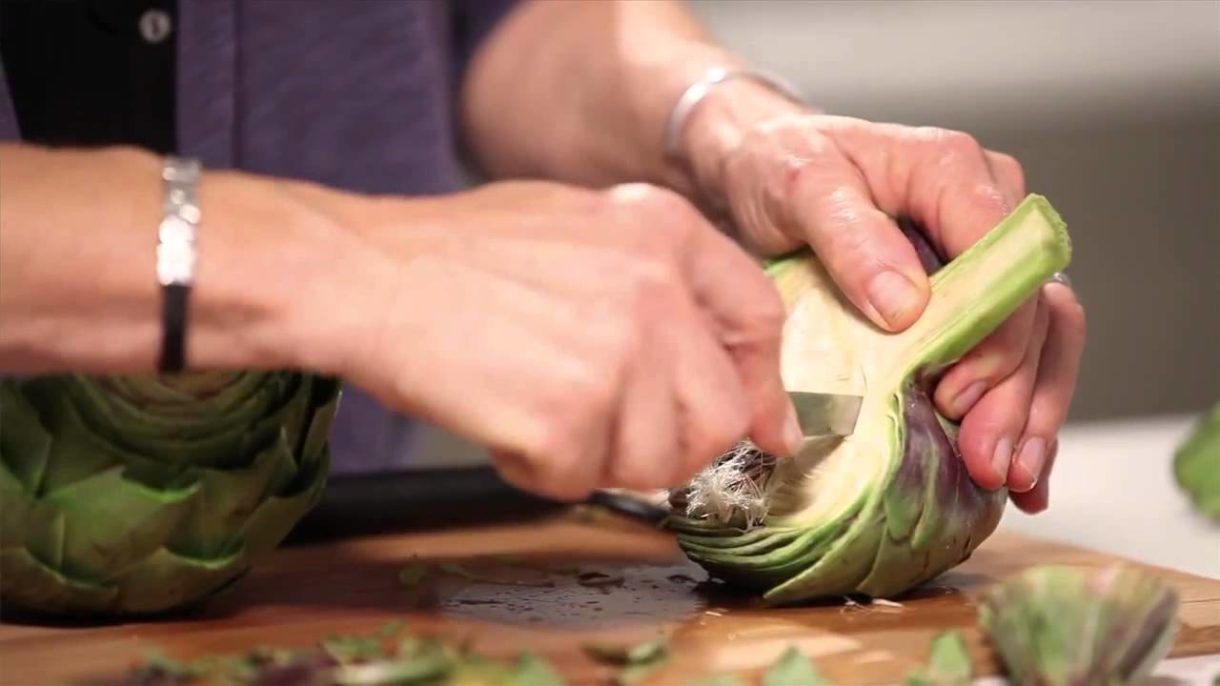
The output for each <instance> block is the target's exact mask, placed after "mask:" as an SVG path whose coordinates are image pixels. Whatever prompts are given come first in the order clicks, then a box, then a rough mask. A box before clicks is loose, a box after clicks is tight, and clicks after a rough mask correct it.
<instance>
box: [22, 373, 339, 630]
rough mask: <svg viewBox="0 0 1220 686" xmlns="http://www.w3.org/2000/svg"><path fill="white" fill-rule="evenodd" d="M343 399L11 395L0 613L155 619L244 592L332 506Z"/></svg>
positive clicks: (265, 393) (285, 389) (236, 392)
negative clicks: (297, 530) (282, 546)
mask: <svg viewBox="0 0 1220 686" xmlns="http://www.w3.org/2000/svg"><path fill="white" fill-rule="evenodd" d="M338 394H339V384H338V383H337V382H335V381H332V380H330V379H325V378H319V377H313V376H308V375H302V374H295V373H288V372H273V373H200V374H191V375H182V376H146V377H144V376H142V377H136V376H111V377H95V376H74V375H70V376H45V377H36V378H31V379H26V380H14V379H4V380H2V381H0V413H2V419H0V421H2V424H3V425H2V427H0V507H2V511H0V524H2V529H0V536H2V538H0V599H2V600H3V602H4V603H5V606H6V607H9V608H20V609H24V610H27V611H34V612H38V613H49V614H60V613H72V614H82V613H86V614H90V613H91V614H144V613H155V612H162V611H166V610H171V609H176V608H180V607H182V606H184V605H188V604H190V603H193V602H195V601H197V600H199V599H201V598H203V597H205V596H207V595H208V594H210V593H212V592H213V591H216V590H217V589H220V588H221V587H223V586H225V585H226V584H228V583H230V582H232V581H233V580H234V579H236V578H237V577H238V576H240V575H241V574H243V573H244V572H246V571H247V570H248V569H249V567H250V564H251V560H252V559H253V558H255V557H256V556H257V555H259V554H260V553H263V552H265V551H267V550H270V549H271V548H274V547H275V546H276V545H278V544H279V542H280V541H281V540H282V539H283V538H284V536H286V535H287V534H288V532H289V530H290V529H291V528H292V527H293V526H294V525H295V524H296V523H297V521H298V520H299V519H300V518H301V516H302V515H304V514H305V512H306V511H308V509H309V508H310V507H311V506H312V505H313V504H314V503H315V502H316V500H317V498H318V497H319V495H320V494H321V491H322V487H323V484H324V483H325V479H326V473H327V468H328V456H327V451H326V440H327V433H328V431H329V427H330V423H331V420H332V419H333V417H334V413H335V409H336V406H337V402H338Z"/></svg>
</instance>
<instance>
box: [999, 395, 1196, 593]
mask: <svg viewBox="0 0 1220 686" xmlns="http://www.w3.org/2000/svg"><path fill="white" fill-rule="evenodd" d="M1201 413H1202V411H1200V414H1201ZM1194 420H1195V417H1191V416H1172V417H1153V418H1146V419H1127V420H1122V421H1105V422H1089V423H1079V424H1069V426H1068V427H1067V428H1066V429H1065V430H1064V431H1063V432H1062V434H1061V435H1060V439H1059V457H1058V458H1057V460H1056V462H1055V472H1054V475H1053V476H1052V480H1051V490H1050V496H1051V498H1050V508H1048V509H1047V510H1046V511H1045V512H1043V513H1041V514H1038V515H1035V516H1028V515H1025V514H1024V513H1022V512H1020V511H1019V510H1017V509H1016V508H1014V507H1009V508H1008V511H1007V512H1006V514H1005V516H1004V520H1003V522H1001V527H1003V528H1005V529H1008V530H1011V531H1018V532H1021V533H1026V534H1031V535H1036V536H1040V537H1044V538H1049V539H1053V540H1058V541H1063V542H1066V543H1072V544H1075V545H1079V546H1082V547H1086V548H1091V549H1094V550H1100V551H1103V552H1106V553H1111V554H1114V555H1119V556H1123V557H1127V558H1131V559H1135V560H1139V561H1142V562H1147V563H1151V564H1156V565H1160V566H1163V567H1169V568H1172V569H1178V570H1181V571H1184V572H1190V573H1193V574H1199V575H1203V576H1208V577H1211V578H1213V579H1220V523H1216V522H1212V521H1209V520H1207V519H1205V518H1203V517H1201V516H1199V515H1198V514H1196V513H1195V512H1194V511H1192V509H1191V506H1190V503H1189V501H1188V500H1187V499H1186V497H1185V496H1184V494H1183V493H1182V491H1181V490H1179V488H1178V486H1177V483H1176V482H1175V481H1174V479H1173V472H1172V470H1171V461H1172V459H1173V452H1174V450H1175V449H1176V448H1177V446H1178V445H1179V444H1180V443H1181V442H1182V441H1183V440H1185V437H1186V435H1187V433H1188V430H1189V428H1190V427H1191V424H1192V423H1193V421H1194Z"/></svg>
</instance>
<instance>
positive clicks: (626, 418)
mask: <svg viewBox="0 0 1220 686" xmlns="http://www.w3.org/2000/svg"><path fill="white" fill-rule="evenodd" d="M312 193H313V191H305V192H304V196H310V195H312ZM304 196H302V197H304ZM306 199H307V200H309V201H310V202H315V203H316V204H318V205H319V206H324V207H326V211H327V212H328V213H329V214H330V216H332V217H334V218H335V219H336V220H337V221H338V222H339V223H341V224H343V225H345V226H347V227H350V228H352V229H353V230H355V231H356V232H357V233H358V234H359V236H360V237H361V239H362V241H363V245H365V246H366V249H365V250H363V251H357V252H358V253H359V254H356V255H354V256H351V257H345V258H342V262H343V263H340V264H336V269H338V270H339V271H337V272H336V273H337V274H338V275H340V276H339V278H340V279H342V280H344V281H346V282H347V283H346V286H345V287H344V288H342V289H340V290H335V291H333V292H330V293H324V294H320V295H317V296H313V297H317V298H319V299H321V300H324V301H326V302H328V303H329V304H328V305H327V306H326V308H325V309H321V310H317V311H324V312H326V313H327V315H326V317H327V319H326V321H325V327H326V328H327V329H328V330H329V331H331V332H332V335H331V336H329V339H328V340H329V342H328V343H327V346H328V347H329V348H330V350H331V353H330V355H329V357H328V360H329V361H330V362H329V365H330V366H332V367H334V368H337V370H338V372H339V373H340V374H342V375H343V376H344V377H345V378H348V379H351V380H352V381H353V382H355V383H357V384H359V385H361V386H362V387H365V388H367V389H369V390H370V392H372V393H373V394H374V395H376V396H377V397H378V398H379V399H380V400H381V401H382V402H384V403H386V404H387V405H388V406H389V407H393V408H397V409H400V410H403V411H405V412H409V413H411V414H413V415H416V416H419V417H422V418H425V419H428V420H430V421H433V422H435V423H437V424H439V425H441V426H444V427H446V428H448V429H451V430H453V431H456V432H458V433H460V434H463V435H465V436H467V437H469V438H471V439H473V440H476V441H479V442H481V443H482V444H485V445H487V446H489V447H490V448H491V449H492V455H493V459H494V460H495V462H496V464H497V466H498V467H499V469H500V470H501V472H502V473H503V475H504V476H505V477H506V478H507V479H509V480H510V481H512V482H513V483H515V484H516V485H518V486H521V487H523V488H526V489H529V490H533V491H536V492H538V493H541V494H544V495H548V496H552V497H556V498H561V499H572V500H575V499H580V498H582V497H584V496H586V495H587V494H588V493H589V492H590V491H591V490H592V489H594V488H597V487H611V486H618V487H628V488H638V489H649V488H659V487H666V486H675V485H677V484H679V483H682V482H683V481H684V480H686V479H688V478H689V477H690V476H691V475H693V474H694V473H695V472H696V471H697V470H698V469H700V468H702V467H704V466H706V465H707V464H708V463H710V461H711V460H713V459H714V458H715V457H717V456H718V455H720V454H721V453H722V452H724V451H726V450H728V449H729V448H731V447H732V446H733V445H734V444H735V443H736V442H737V441H739V440H741V439H742V438H744V437H746V436H747V435H748V436H750V437H751V438H752V439H753V440H754V441H755V442H756V443H758V444H759V445H760V446H764V447H765V449H767V450H771V451H776V452H778V453H779V454H788V453H790V452H791V451H792V450H793V448H794V447H795V446H794V443H798V444H799V440H800V433H799V428H797V427H796V420H795V416H794V413H793V412H792V408H791V404H790V403H789V401H788V398H787V395H786V394H785V393H784V391H783V387H782V384H781V380H780V377H779V338H780V333H781V327H782V323H783V318H784V311H783V306H782V303H781V301H780V299H779V296H778V294H777V292H776V291H775V289H774V288H773V286H772V285H771V283H770V281H769V280H768V279H767V278H766V276H765V275H764V274H763V272H762V270H761V269H759V267H758V266H757V264H756V263H755V262H754V261H753V260H752V259H751V258H750V257H748V256H747V255H746V254H745V253H744V252H742V251H741V250H740V249H739V248H738V247H737V246H736V245H734V244H733V243H732V242H731V241H730V240H729V239H727V238H725V237H724V236H723V235H721V234H719V233H718V232H716V231H715V230H714V229H713V228H712V227H711V226H709V225H708V224H706V223H705V222H704V220H703V219H702V217H701V216H700V215H699V214H698V213H697V212H696V211H695V210H694V209H693V208H692V207H690V206H689V205H688V204H687V203H686V201H685V200H683V199H682V198H680V197H679V196H678V195H676V194H674V193H672V192H669V191H664V190H661V189H658V188H654V187H649V186H643V185H632V186H620V187H617V188H614V189H611V190H609V191H606V192H595V191H589V190H578V189H574V188H569V187H565V186H560V185H554V184H546V183H500V184H491V185H488V186H485V187H483V188H481V189H479V190H475V191H471V192H466V193H460V194H457V195H454V196H447V197H444V198H440V199H429V200H410V201H401V200H393V199H386V200H376V201H360V202H358V203H355V204H353V203H352V202H351V201H348V200H344V201H342V202H338V203H332V202H331V201H330V200H329V199H328V198H327V197H325V194H324V193H319V197H316V198H315V197H308V198H306ZM337 259H339V258H337ZM319 290H321V289H319ZM786 432H788V433H786ZM792 432H795V434H796V435H795V436H793V435H792Z"/></svg>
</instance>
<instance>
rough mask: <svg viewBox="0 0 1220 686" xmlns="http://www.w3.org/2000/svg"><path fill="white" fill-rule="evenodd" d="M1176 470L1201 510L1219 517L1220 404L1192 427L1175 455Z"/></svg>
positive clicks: (1180, 480) (1175, 472)
mask: <svg viewBox="0 0 1220 686" xmlns="http://www.w3.org/2000/svg"><path fill="white" fill-rule="evenodd" d="M1173 471H1174V476H1175V477H1176V478H1177V481H1178V485H1179V486H1180V487H1181V488H1182V490H1183V491H1185V492H1186V494H1187V495H1188V496H1189V497H1190V500H1191V502H1193V503H1194V504H1195V507H1196V508H1197V509H1198V510H1199V512H1202V513H1203V514H1205V515H1207V516H1208V517H1211V518H1212V519H1216V520H1220V403H1216V406H1215V407H1213V408H1212V410H1211V412H1209V413H1208V414H1205V415H1203V416H1202V417H1200V418H1199V420H1198V421H1197V422H1196V423H1195V425H1194V426H1193V427H1192V428H1191V431H1190V436H1189V437H1188V438H1187V439H1186V441H1185V442H1184V443H1182V445H1181V446H1179V447H1178V450H1177V452H1176V454H1175V455H1174V460H1173Z"/></svg>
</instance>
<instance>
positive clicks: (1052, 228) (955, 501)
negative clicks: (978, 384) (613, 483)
mask: <svg viewBox="0 0 1220 686" xmlns="http://www.w3.org/2000/svg"><path fill="white" fill-rule="evenodd" d="M909 235H910V236H911V237H912V239H913V240H915V241H916V242H917V248H918V249H919V252H920V254H921V256H922V257H924V258H925V266H926V267H928V266H933V265H929V264H928V263H929V261H930V260H928V259H926V258H928V256H929V250H928V245H927V244H926V242H921V241H920V240H919V237H918V236H916V235H914V234H913V233H912V234H909ZM1070 254H1071V248H1070V243H1069V239H1068V235H1067V230H1066V227H1065V225H1064V223H1063V221H1062V220H1061V219H1060V217H1059V215H1058V214H1057V213H1056V212H1055V210H1054V209H1053V208H1052V207H1051V205H1050V203H1048V202H1047V201H1046V199H1045V198H1042V197H1041V196H1036V195H1031V196H1029V197H1027V198H1026V199H1025V200H1024V201H1023V202H1022V203H1021V204H1020V206H1018V207H1017V208H1016V209H1015V210H1014V211H1013V212H1012V213H1011V214H1010V215H1009V216H1008V217H1007V218H1006V219H1005V220H1004V221H1003V222H1002V223H1001V224H1000V225H998V226H997V227H995V228H994V229H993V230H992V231H990V232H989V233H988V234H987V235H986V236H985V237H984V238H983V239H982V240H980V241H979V242H978V243H976V244H975V245H974V246H973V247H972V248H970V249H969V250H968V251H966V252H965V253H964V254H962V255H961V256H959V257H958V258H957V259H955V260H953V261H952V262H950V263H948V264H947V265H945V266H944V267H943V268H940V269H938V270H936V271H935V273H934V275H933V276H932V278H931V286H932V296H931V300H930V302H929V304H928V306H927V309H926V310H925V312H924V314H923V315H922V316H921V317H920V319H919V320H918V322H916V324H915V325H913V326H912V327H911V328H909V329H908V330H907V331H905V332H902V333H899V334H888V333H884V332H882V331H881V330H880V329H878V328H877V327H875V326H873V325H872V324H870V323H869V322H868V321H867V320H866V319H864V318H863V317H862V316H861V315H859V314H858V312H857V310H856V309H855V307H854V306H853V305H851V304H850V303H849V302H848V301H846V300H845V298H844V297H843V296H842V294H841V293H840V292H839V291H838V290H837V288H836V287H835V286H834V285H833V282H832V281H831V280H830V278H829V276H828V275H827V273H826V272H825V271H824V269H823V268H822V266H821V265H820V264H819V263H818V261H817V260H816V259H815V258H814V257H813V256H812V255H810V254H808V253H804V254H799V255H795V256H791V257H788V258H785V259H782V260H780V261H778V262H776V263H774V264H772V265H771V266H770V267H769V273H770V274H771V276H772V278H773V279H774V282H775V284H776V285H777V286H778V288H779V291H780V293H781V295H782V296H783V299H784V302H785V304H786V307H787V310H788V319H787V322H786V324H785V327H784V340H783V349H782V374H783V377H784V381H785V383H786V384H787V385H788V387H789V388H792V389H796V390H816V391H830V392H849V393H857V394H862V395H863V396H864V402H863V405H862V409H861V411H860V416H859V420H858V422H857V425H856V429H855V432H854V433H853V434H852V435H851V436H850V437H848V438H845V439H841V440H837V439H836V440H820V441H811V442H809V443H808V444H807V445H806V447H805V449H804V450H802V451H801V453H800V454H799V455H797V456H796V457H795V458H792V459H789V460H774V459H773V458H769V457H768V456H766V455H762V454H761V453H758V452H757V451H756V450H751V449H749V447H748V446H743V447H739V449H738V450H736V451H734V453H732V454H731V455H729V456H726V457H725V458H723V459H722V460H721V461H719V462H718V463H717V464H715V465H713V466H712V467H710V468H708V470H706V471H705V472H704V473H702V474H700V475H698V476H697V477H696V478H695V479H694V480H693V481H692V482H691V483H690V484H688V485H687V486H686V487H685V488H683V489H679V490H678V491H676V492H674V493H673V494H672V495H671V498H670V503H671V506H672V507H673V512H672V516H671V518H670V519H669V521H668V526H669V527H670V528H671V529H673V530H674V531H675V532H676V533H677V538H678V541H679V544H680V545H681V547H682V549H683V551H684V552H685V553H686V554H687V555H688V556H689V557H690V558H691V559H692V560H694V561H695V562H697V563H699V564H700V565H702V566H704V567H705V568H706V569H708V570H709V572H710V573H711V574H712V575H713V576H715V577H719V578H721V579H724V580H726V581H728V582H730V583H733V584H736V585H740V586H743V587H747V588H751V589H757V590H760V591H763V593H764V597H765V598H766V599H767V600H768V601H770V602H773V603H787V602H794V601H800V600H807V599H813V598H819V597H824V596H838V595H846V594H856V593H859V594H866V595H869V596H874V597H888V596H893V595H896V594H899V593H901V592H903V591H906V590H908V589H910V588H912V587H914V586H916V585H918V584H920V583H923V582H924V581H927V580H928V579H931V578H932V577H935V576H937V575H938V574H940V573H941V572H943V571H945V570H947V569H949V568H950V567H953V566H954V565H956V564H958V563H959V562H961V561H962V560H964V559H965V558H966V557H968V556H969V555H970V553H971V551H973V550H974V548H975V547H976V546H977V545H978V544H979V543H981V542H982V541H983V539H985V538H986V537H987V536H988V535H990V534H991V532H992V531H993V530H994V529H995V527H996V525H997V523H998V522H999V519H1000V516H1001V514H1002V511H1003V508H1004V503H1005V500H1006V498H1007V493H1006V491H1004V490H1003V489H1001V490H996V491H987V490H984V489H981V488H979V487H977V486H976V485H975V484H974V483H973V482H972V481H971V478H970V476H969V474H968V473H967V471H966V468H965V465H964V463H963V462H962V458H961V455H960V453H959V452H958V448H957V440H956V438H957V429H956V427H955V426H954V425H953V424H952V423H951V422H949V421H947V420H945V419H944V418H943V417H941V416H940V415H939V414H938V413H937V412H936V410H935V409H934V407H933V403H932V401H931V399H930V397H929V391H930V385H931V382H932V381H933V379H934V377H935V375H936V374H937V373H938V372H939V371H942V370H943V369H944V368H945V367H946V366H947V365H949V364H951V363H952V362H954V361H956V360H957V359H959V358H960V357H961V355H962V354H964V353H965V352H967V351H968V350H970V349H971V348H972V347H973V346H975V345H976V344H977V343H979V342H980V341H981V340H982V339H983V338H984V337H986V336H987V334H989V333H990V332H991V331H993V330H994V329H995V328H996V327H997V326H998V325H999V324H1000V323H1001V322H1003V321H1004V320H1005V319H1006V318H1007V317H1008V316H1009V315H1010V314H1012V312H1013V311H1014V310H1016V309H1017V307H1018V306H1020V305H1021V303H1023V302H1025V301H1026V300H1027V299H1029V298H1030V297H1031V296H1033V295H1034V294H1036V293H1037V291H1038V289H1039V288H1040V287H1041V286H1042V285H1043V284H1044V283H1045V282H1046V281H1047V280H1048V279H1049V278H1050V277H1051V276H1052V275H1053V274H1054V273H1055V272H1056V271H1059V270H1061V269H1063V268H1064V267H1065V266H1066V265H1067V263H1068V261H1069V258H1070Z"/></svg>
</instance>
